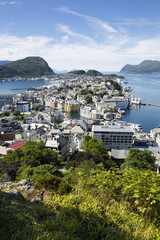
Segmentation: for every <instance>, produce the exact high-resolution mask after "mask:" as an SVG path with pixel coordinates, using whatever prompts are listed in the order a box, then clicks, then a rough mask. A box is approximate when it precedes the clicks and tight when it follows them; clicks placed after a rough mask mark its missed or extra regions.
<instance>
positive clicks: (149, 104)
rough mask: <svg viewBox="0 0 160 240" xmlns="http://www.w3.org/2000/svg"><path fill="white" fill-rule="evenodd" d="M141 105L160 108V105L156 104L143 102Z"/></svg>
mask: <svg viewBox="0 0 160 240" xmlns="http://www.w3.org/2000/svg"><path fill="white" fill-rule="evenodd" d="M141 105H148V106H155V107H160V104H155V103H144V102H141Z"/></svg>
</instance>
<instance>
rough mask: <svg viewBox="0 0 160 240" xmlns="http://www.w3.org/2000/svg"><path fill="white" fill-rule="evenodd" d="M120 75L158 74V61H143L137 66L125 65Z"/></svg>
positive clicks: (159, 66) (159, 69) (159, 71)
mask: <svg viewBox="0 0 160 240" xmlns="http://www.w3.org/2000/svg"><path fill="white" fill-rule="evenodd" d="M120 73H123V74H160V61H156V60H155V61H153V60H145V61H143V62H141V63H140V64H138V65H130V64H126V65H125V66H124V67H123V68H122V69H121V70H120Z"/></svg>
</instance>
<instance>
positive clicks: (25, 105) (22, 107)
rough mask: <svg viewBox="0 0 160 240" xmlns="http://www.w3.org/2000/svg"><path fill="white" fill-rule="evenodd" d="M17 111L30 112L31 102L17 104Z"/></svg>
mask: <svg viewBox="0 0 160 240" xmlns="http://www.w3.org/2000/svg"><path fill="white" fill-rule="evenodd" d="M16 109H17V110H18V111H20V112H29V102H26V101H21V102H17V103H16Z"/></svg>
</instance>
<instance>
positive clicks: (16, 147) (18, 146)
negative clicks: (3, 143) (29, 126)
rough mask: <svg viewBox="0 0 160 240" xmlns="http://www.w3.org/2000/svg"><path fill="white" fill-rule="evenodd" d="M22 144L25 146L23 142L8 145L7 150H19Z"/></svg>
mask: <svg viewBox="0 0 160 240" xmlns="http://www.w3.org/2000/svg"><path fill="white" fill-rule="evenodd" d="M24 144H25V142H24V141H19V142H16V143H13V144H10V145H9V148H12V149H18V148H21V147H22V146H23V145H24Z"/></svg>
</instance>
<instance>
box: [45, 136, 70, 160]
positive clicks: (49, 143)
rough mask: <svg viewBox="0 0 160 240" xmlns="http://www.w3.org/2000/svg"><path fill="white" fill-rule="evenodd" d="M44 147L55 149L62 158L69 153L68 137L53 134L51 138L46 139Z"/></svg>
mask: <svg viewBox="0 0 160 240" xmlns="http://www.w3.org/2000/svg"><path fill="white" fill-rule="evenodd" d="M45 147H47V148H50V149H52V150H54V151H56V152H57V153H58V154H60V155H61V157H62V160H64V159H65V158H66V157H67V156H68V154H69V139H68V138H67V137H64V136H63V135H59V134H57V135H54V136H53V138H52V139H47V140H46V142H45Z"/></svg>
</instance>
